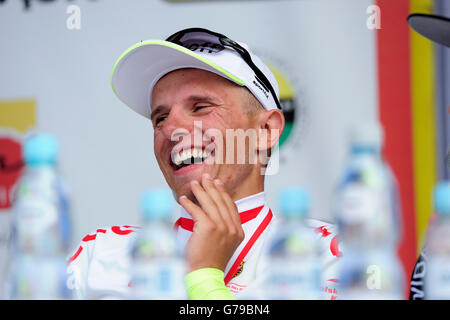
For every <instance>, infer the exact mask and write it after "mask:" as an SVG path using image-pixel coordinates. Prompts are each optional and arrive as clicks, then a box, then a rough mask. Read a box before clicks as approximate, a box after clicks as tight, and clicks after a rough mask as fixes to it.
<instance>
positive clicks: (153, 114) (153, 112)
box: [150, 105, 167, 119]
mask: <svg viewBox="0 0 450 320" xmlns="http://www.w3.org/2000/svg"><path fill="white" fill-rule="evenodd" d="M164 109H167V107H166V106H165V105H160V106H157V107H156V108H155V109H153V110H152V113H151V114H150V119H153V117H154V116H155V115H156V114H158V113H162V112H163V111H164Z"/></svg>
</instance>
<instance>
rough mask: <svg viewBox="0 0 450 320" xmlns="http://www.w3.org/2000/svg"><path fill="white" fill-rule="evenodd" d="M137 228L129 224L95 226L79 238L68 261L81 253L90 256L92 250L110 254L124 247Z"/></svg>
mask: <svg viewBox="0 0 450 320" xmlns="http://www.w3.org/2000/svg"><path fill="white" fill-rule="evenodd" d="M137 230H139V227H136V226H130V225H123V226H118V225H114V226H108V227H101V228H97V229H96V230H95V231H93V232H90V233H88V234H87V235H85V236H84V237H83V238H82V239H81V241H80V243H79V245H78V246H77V248H76V250H75V251H74V252H73V253H72V254H71V255H70V257H69V259H68V260H69V263H72V262H75V261H76V260H77V259H79V257H80V256H81V255H87V256H91V255H92V254H93V253H94V251H95V253H100V254H101V253H106V254H111V253H112V252H111V251H116V252H117V251H120V250H121V249H122V250H123V249H126V248H127V247H128V243H129V241H130V240H131V239H133V238H134V234H135V232H136V231H137Z"/></svg>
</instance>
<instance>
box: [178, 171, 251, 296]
mask: <svg viewBox="0 0 450 320" xmlns="http://www.w3.org/2000/svg"><path fill="white" fill-rule="evenodd" d="M191 189H192V192H193V194H194V195H195V197H196V199H197V201H198V204H199V205H197V204H195V203H193V202H192V201H191V200H189V199H188V198H187V197H185V196H181V197H180V199H179V202H180V204H181V205H182V206H183V208H184V209H185V210H186V211H187V212H188V213H189V214H190V215H191V216H192V218H193V220H194V228H193V233H192V235H191V238H190V239H189V241H188V244H187V246H186V257H187V267H188V271H189V273H188V275H187V276H186V278H185V283H186V289H187V291H188V297H189V299H205V300H206V299H234V297H233V296H232V294H231V293H230V291H229V290H228V288H227V287H226V286H225V283H224V280H223V279H224V270H225V267H226V265H227V263H228V261H229V260H230V258H231V256H232V255H233V253H234V251H235V250H236V248H237V247H238V246H239V244H240V243H241V242H242V240H243V239H244V231H243V229H242V226H241V220H240V217H239V213H238V211H237V208H236V205H235V203H234V202H233V200H232V199H231V197H230V196H229V194H228V193H227V192H226V190H225V187H224V185H223V183H222V182H221V181H220V180H214V181H213V180H212V179H211V178H210V177H209V175H207V174H205V175H203V176H202V181H201V184H200V183H199V182H198V181H192V182H191Z"/></svg>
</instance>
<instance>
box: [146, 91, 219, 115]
mask: <svg viewBox="0 0 450 320" xmlns="http://www.w3.org/2000/svg"><path fill="white" fill-rule="evenodd" d="M184 100H185V101H193V102H199V101H205V102H209V103H212V104H221V103H222V102H221V100H219V99H217V98H215V97H212V96H210V95H190V96H188V97H187V98H186V99H184ZM165 109H169V108H168V107H167V106H166V105H159V106H157V107H156V108H155V109H153V110H152V112H151V114H150V119H153V117H154V116H155V115H156V114H158V113H162V112H164V111H165Z"/></svg>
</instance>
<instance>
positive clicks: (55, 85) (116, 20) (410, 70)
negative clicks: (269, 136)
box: [0, 0, 450, 277]
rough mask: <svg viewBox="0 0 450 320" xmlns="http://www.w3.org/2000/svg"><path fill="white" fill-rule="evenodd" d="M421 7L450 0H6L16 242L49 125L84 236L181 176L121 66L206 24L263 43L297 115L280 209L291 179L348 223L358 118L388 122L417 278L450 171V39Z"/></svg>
mask: <svg viewBox="0 0 450 320" xmlns="http://www.w3.org/2000/svg"><path fill="white" fill-rule="evenodd" d="M410 13H435V14H439V15H443V16H447V17H450V1H447V0H434V1H433V0H395V1H393V0H379V1H375V0H247V1H245V0H242V1H214V0H203V1H188V0H186V1H182V0H178V1H169V0H133V1H119V0H108V1H106V0H54V1H49V0H46V1H43V0H40V1H39V0H23V1H19V0H3V1H0V30H1V31H0V35H1V51H0V57H1V59H0V247H1V248H3V247H4V246H5V244H6V242H7V239H8V237H9V236H8V235H9V231H8V230H9V229H8V228H9V217H10V211H11V210H10V207H11V200H12V196H13V194H14V186H15V185H16V183H17V179H18V178H19V177H20V174H21V170H22V151H21V144H22V142H23V139H24V138H25V137H26V135H27V134H30V133H32V132H37V131H38V132H48V133H52V134H54V135H55V136H56V137H57V138H58V140H59V142H60V146H61V147H60V156H59V169H60V172H61V175H62V176H63V177H64V179H65V182H66V184H67V186H68V188H69V192H70V208H71V219H72V228H73V234H72V238H71V239H72V240H71V241H72V248H73V249H76V247H77V244H78V243H79V241H80V240H81V239H82V238H83V236H84V235H86V234H87V233H89V232H91V231H93V230H95V229H97V228H99V227H102V226H112V225H135V224H138V223H139V214H140V213H139V204H138V202H139V196H140V195H141V193H142V192H143V191H144V190H145V189H148V188H157V187H166V183H165V181H164V178H163V176H162V174H161V172H160V171H159V168H158V166H157V163H156V160H155V157H154V155H153V142H152V140H153V130H152V126H151V123H150V121H149V120H148V119H145V118H143V117H141V116H139V115H138V114H137V113H134V112H133V111H131V110H130V109H129V108H127V107H126V106H125V105H124V104H123V103H122V102H120V101H119V100H118V99H117V98H116V97H115V95H114V93H113V91H112V89H111V87H110V73H111V70H112V67H113V65H114V63H115V61H116V60H117V58H118V57H119V56H120V54H121V53H122V52H123V51H125V50H126V49H127V48H128V47H130V46H132V45H134V44H135V43H137V42H139V41H141V40H148V39H164V38H166V37H167V36H169V35H171V34H172V33H174V32H175V31H178V30H180V29H183V28H188V27H204V28H207V29H211V30H214V31H217V32H220V33H223V34H225V35H227V36H229V37H230V38H232V39H234V40H237V41H240V42H244V43H247V44H248V45H249V46H250V48H252V50H253V51H254V52H255V53H256V54H258V55H259V56H260V57H261V58H262V59H263V60H264V61H265V62H266V63H267V64H268V65H269V66H270V67H271V69H272V70H273V72H274V73H275V75H276V77H277V79H278V81H279V83H280V95H281V100H282V103H283V105H284V108H285V113H286V118H287V121H288V123H287V127H286V130H285V133H284V134H283V137H282V140H281V143H280V149H279V170H278V172H276V173H275V174H273V175H270V176H268V177H267V179H266V194H267V197H268V201H269V204H270V205H271V207H272V208H273V209H274V211H275V212H276V208H277V203H276V199H277V196H278V193H279V191H280V189H282V188H283V187H287V186H295V185H297V186H302V187H304V188H306V189H308V190H309V191H310V192H311V195H312V199H311V201H312V207H311V212H310V215H311V216H312V217H314V218H317V219H321V220H325V221H330V222H333V216H332V214H331V197H332V193H333V189H334V187H335V184H336V181H337V179H338V175H339V172H340V170H341V168H342V166H343V164H344V162H345V160H346V156H347V149H348V132H349V131H348V130H349V129H350V128H351V127H352V126H353V125H355V124H356V125H357V124H359V123H364V122H366V121H372V120H379V121H380V122H381V124H382V125H383V127H384V136H385V138H384V148H383V153H384V157H385V159H386V160H387V161H388V162H389V164H390V165H391V167H392V169H393V171H394V174H395V176H396V177H397V180H398V183H399V186H400V198H401V206H402V215H403V230H402V231H401V230H399V232H401V233H402V239H403V240H402V245H401V248H400V257H401V259H402V261H403V264H404V268H405V272H406V274H408V276H407V277H409V274H410V273H411V271H412V269H413V266H414V263H415V261H416V258H417V254H418V252H419V251H420V249H421V247H422V244H423V235H424V232H425V230H426V226H427V222H428V219H429V217H430V215H431V214H432V211H433V207H432V197H431V191H432V188H433V186H434V185H435V184H436V183H437V182H438V181H439V180H443V179H448V178H449V171H448V169H446V166H445V153H446V150H447V148H448V146H449V145H450V119H449V113H448V108H449V106H450V49H448V48H445V47H443V46H440V45H436V44H433V43H432V42H431V41H430V40H428V39H426V38H423V37H421V36H420V35H418V34H417V33H415V32H414V31H413V30H412V29H411V28H409V26H408V24H407V22H406V18H407V16H408V15H409V14H410ZM4 259H5V257H4V249H1V250H0V260H4Z"/></svg>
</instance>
